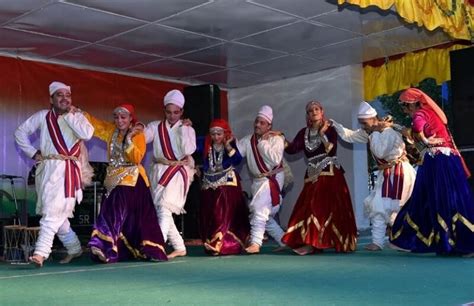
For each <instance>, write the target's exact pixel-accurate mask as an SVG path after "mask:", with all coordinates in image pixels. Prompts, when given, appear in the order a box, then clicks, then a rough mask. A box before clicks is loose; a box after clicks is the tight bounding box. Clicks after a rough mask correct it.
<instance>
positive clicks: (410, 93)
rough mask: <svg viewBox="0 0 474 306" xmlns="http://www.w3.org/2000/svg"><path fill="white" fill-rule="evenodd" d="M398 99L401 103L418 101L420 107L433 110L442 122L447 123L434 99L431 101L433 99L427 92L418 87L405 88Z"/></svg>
mask: <svg viewBox="0 0 474 306" xmlns="http://www.w3.org/2000/svg"><path fill="white" fill-rule="evenodd" d="M400 101H401V102H403V103H416V102H420V105H421V107H422V108H429V109H431V110H433V111H434V112H435V113H436V115H438V117H439V119H441V121H442V122H443V124H445V125H446V124H448V118H446V115H445V114H444V112H443V110H442V109H441V108H440V107H439V106H438V104H436V102H435V101H433V99H431V98H430V97H429V96H428V95H427V94H425V93H424V92H423V91H421V90H419V89H418V88H409V89H407V90H405V91H404V92H403V93H402V94H401V95H400Z"/></svg>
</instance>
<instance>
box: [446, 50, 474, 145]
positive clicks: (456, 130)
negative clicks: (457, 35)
mask: <svg viewBox="0 0 474 306" xmlns="http://www.w3.org/2000/svg"><path fill="white" fill-rule="evenodd" d="M450 59H451V91H452V103H453V119H454V120H453V122H452V126H453V135H454V140H455V141H456V144H457V146H458V147H459V148H460V149H461V148H465V147H474V124H472V119H473V118H474V71H473V67H474V47H470V48H465V49H462V50H456V51H451V53H450Z"/></svg>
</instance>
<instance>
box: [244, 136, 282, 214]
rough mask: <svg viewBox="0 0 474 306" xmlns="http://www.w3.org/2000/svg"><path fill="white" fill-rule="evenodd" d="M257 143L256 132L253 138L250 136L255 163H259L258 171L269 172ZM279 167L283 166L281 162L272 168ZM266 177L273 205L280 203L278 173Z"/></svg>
mask: <svg viewBox="0 0 474 306" xmlns="http://www.w3.org/2000/svg"><path fill="white" fill-rule="evenodd" d="M257 144H258V141H257V137H255V134H254V135H252V138H250V145H251V147H252V152H253V156H254V158H255V163H256V164H257V168H258V171H260V173H268V172H270V171H269V170H268V168H267V165H265V162H264V161H263V158H262V155H260V152H259V151H258V147H257ZM279 168H281V164H280V165H278V166H276V167H275V168H273V169H272V170H277V169H279ZM266 178H268V182H269V183H270V195H271V198H272V205H273V206H276V205H278V204H280V193H281V190H280V185H278V181H277V180H276V174H273V175H271V176H267V177H266Z"/></svg>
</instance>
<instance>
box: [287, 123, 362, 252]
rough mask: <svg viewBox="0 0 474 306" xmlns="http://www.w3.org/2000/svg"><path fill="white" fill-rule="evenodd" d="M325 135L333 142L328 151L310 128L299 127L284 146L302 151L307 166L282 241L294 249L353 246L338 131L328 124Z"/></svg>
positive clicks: (351, 215)
mask: <svg viewBox="0 0 474 306" xmlns="http://www.w3.org/2000/svg"><path fill="white" fill-rule="evenodd" d="M325 135H326V137H327V139H328V141H329V142H330V143H332V144H333V147H332V149H331V150H330V151H329V152H328V153H326V150H325V147H324V145H323V143H322V139H321V136H319V134H318V133H317V132H316V131H315V132H312V131H311V130H310V129H309V128H303V129H301V130H300V131H299V132H298V134H297V135H296V137H295V139H294V140H293V142H292V143H290V144H289V145H288V147H287V148H286V149H285V152H286V153H288V154H296V153H298V152H300V151H302V150H304V154H305V156H306V158H307V161H308V168H307V171H306V174H305V176H304V178H305V183H304V186H303V190H302V191H301V194H300V195H299V197H298V200H297V201H296V204H295V206H294V208H293V212H292V214H291V217H290V221H289V223H288V230H287V231H286V233H285V235H284V236H283V238H282V241H283V242H284V243H285V244H286V245H288V246H289V247H291V248H293V249H296V248H299V247H302V246H304V245H311V246H313V247H314V248H316V249H328V248H334V249H335V250H336V252H352V251H354V250H355V248H356V240H357V228H356V224H355V219H354V212H353V209H352V203H351V197H350V193H349V188H348V187H347V183H346V180H345V179H344V170H343V169H342V167H341V166H340V165H339V163H338V161H337V158H336V151H337V133H336V130H335V129H334V128H333V127H329V128H328V130H327V131H326V134H325Z"/></svg>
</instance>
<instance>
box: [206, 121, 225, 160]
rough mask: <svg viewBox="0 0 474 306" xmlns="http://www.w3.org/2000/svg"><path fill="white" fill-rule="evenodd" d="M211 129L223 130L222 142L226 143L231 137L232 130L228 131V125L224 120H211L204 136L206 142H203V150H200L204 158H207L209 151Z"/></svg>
mask: <svg viewBox="0 0 474 306" xmlns="http://www.w3.org/2000/svg"><path fill="white" fill-rule="evenodd" d="M212 128H221V129H223V130H224V141H226V140H227V139H228V138H229V137H230V136H231V135H232V130H231V129H230V126H229V123H228V122H227V121H225V120H224V119H214V120H212V122H211V124H210V125H209V133H208V134H207V135H206V140H205V141H204V149H203V150H202V151H203V155H204V158H206V157H207V155H208V154H209V151H210V150H211V146H212V139H211V133H210V130H211V129H212Z"/></svg>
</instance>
